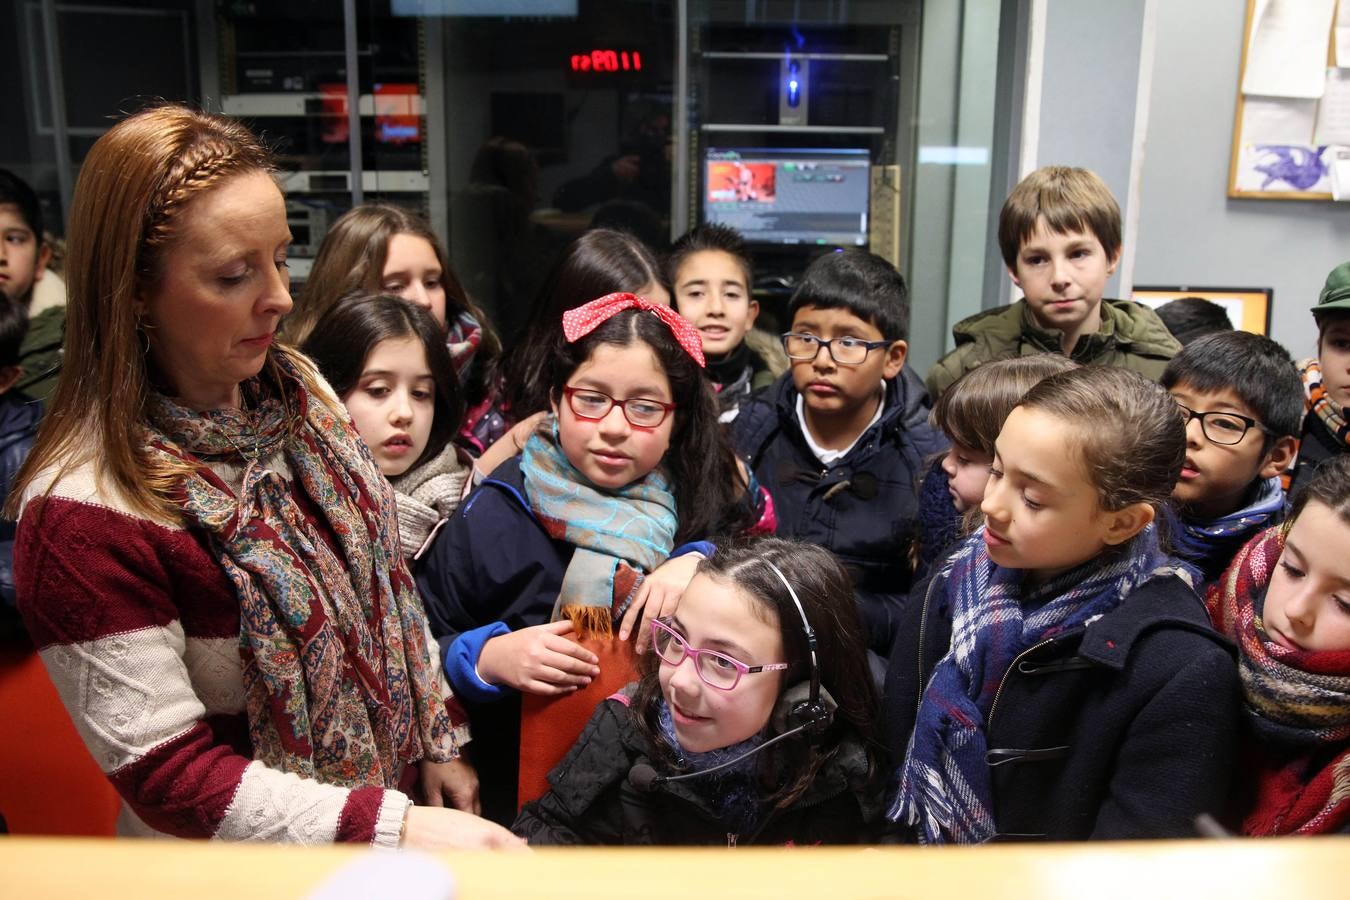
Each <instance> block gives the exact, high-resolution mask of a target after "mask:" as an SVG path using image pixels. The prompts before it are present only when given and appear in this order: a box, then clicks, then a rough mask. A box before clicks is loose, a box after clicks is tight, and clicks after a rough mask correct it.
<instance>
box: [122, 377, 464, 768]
mask: <svg viewBox="0 0 1350 900" xmlns="http://www.w3.org/2000/svg"><path fill="white" fill-rule="evenodd" d="M240 388H241V391H242V397H243V399H244V402H243V404H242V406H243V408H242V409H226V410H213V411H209V412H201V413H199V412H194V411H193V410H190V409H187V408H185V407H182V406H179V405H178V404H176V403H174V402H173V401H172V400H170V399H168V398H167V397H164V396H162V395H158V394H156V395H154V396H152V397H151V399H150V402H149V415H150V422H151V427H150V428H149V429H148V434H147V445H148V449H149V452H150V454H151V456H152V457H156V456H157V457H159V458H160V459H161V460H163V461H167V462H172V463H177V464H180V465H181V464H182V463H187V464H188V465H190V466H192V467H193V468H194V470H195V471H194V474H193V475H191V476H188V477H186V478H185V479H183V481H182V483H181V485H180V486H179V490H178V493H177V496H176V498H175V499H176V501H177V503H178V505H179V507H180V508H181V509H182V512H183V515H184V517H185V519H186V521H187V523H188V524H189V525H190V526H195V527H198V528H200V529H202V530H203V531H204V532H206V534H207V537H208V538H209V541H210V545H211V547H212V549H213V550H214V551H215V553H216V555H217V556H218V557H219V559H220V564H221V566H222V568H223V569H224V570H225V574H226V576H227V577H228V578H229V580H230V583H231V584H232V585H233V586H234V590H235V593H236V594H237V595H238V598H239V612H240V638H239V641H240V655H241V657H242V659H243V672H244V688H245V692H246V696H247V706H248V719H249V735H250V737H251V739H252V741H253V748H254V755H255V758H257V759H259V760H261V761H263V762H264V763H266V764H267V765H268V766H270V767H273V768H276V769H280V770H281V771H285V772H291V773H294V774H296V775H300V776H302V777H305V778H313V779H317V780H319V781H322V782H324V783H327V784H334V785H340V786H344V787H358V786H366V785H381V786H384V787H386V788H393V787H395V786H396V785H397V783H398V780H399V776H400V774H401V772H402V770H403V768H404V766H406V765H407V764H410V763H413V762H415V761H417V760H419V759H421V758H423V757H427V758H429V759H432V760H435V761H438V762H443V761H446V760H448V759H451V758H454V757H455V756H456V755H457V754H458V750H457V748H456V747H455V745H454V742H453V737H452V733H451V723H450V719H449V716H448V715H447V713H446V709H445V702H444V698H443V697H442V695H441V691H440V687H439V681H438V678H437V674H438V673H437V671H436V669H435V668H434V667H433V665H432V664H431V656H430V655H429V653H428V650H427V643H426V635H427V626H426V614H425V613H424V612H423V610H422V605H421V602H420V601H419V600H418V597H417V594H416V591H415V588H414V586H413V581H412V578H411V576H410V575H409V573H408V569H407V567H406V566H405V565H404V564H403V561H402V559H401V557H400V554H399V543H398V532H397V530H396V525H395V514H394V511H395V505H394V495H393V491H392V489H391V488H390V487H389V485H388V483H387V482H386V481H385V480H384V478H383V477H382V476H381V475H380V473H379V470H378V469H377V468H376V467H375V463H374V461H373V460H372V459H371V457H370V453H369V451H368V450H366V449H365V445H364V444H363V443H362V442H361V440H360V438H359V437H358V436H357V434H356V431H355V429H354V428H352V426H351V425H350V424H349V423H348V422H347V420H346V419H345V418H343V417H340V416H339V415H337V414H335V413H334V412H333V411H332V410H330V409H329V408H328V407H327V405H326V404H324V403H323V402H322V401H321V400H320V399H319V398H317V397H315V396H313V395H312V394H310V393H309V392H308V391H307V389H306V388H305V385H304V382H303V381H302V379H301V377H300V373H299V370H298V369H297V368H296V364H295V363H294V362H292V361H291V360H290V358H289V357H288V356H287V355H285V354H284V353H280V352H274V353H273V354H272V355H271V357H270V358H269V365H268V366H267V368H266V369H265V370H264V375H263V376H261V377H255V378H252V379H250V380H249V381H247V382H245V383H244V384H242V385H241V386H240ZM240 462H242V463H243V467H244V468H243V476H242V484H241V486H240V487H239V489H238V491H237V492H236V491H235V490H234V489H232V488H231V487H230V485H229V484H227V482H226V481H225V479H223V478H222V477H221V476H220V475H219V474H217V472H216V471H214V470H213V469H212V467H211V466H212V464H213V463H214V464H216V465H220V464H221V463H225V464H239V463H240ZM278 466H280V467H282V468H289V472H290V476H291V477H290V478H287V476H286V475H285V474H283V473H282V472H278V471H277V468H276V467H278Z"/></svg>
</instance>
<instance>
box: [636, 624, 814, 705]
mask: <svg viewBox="0 0 1350 900" xmlns="http://www.w3.org/2000/svg"><path fill="white" fill-rule="evenodd" d="M652 646H653V647H654V648H656V655H657V656H659V657H661V662H663V663H665V664H666V665H668V666H678V665H679V664H680V663H682V662H684V659H685V657H686V656H692V657H693V658H694V671H695V672H697V673H698V677H699V680H700V681H702V682H703V683H704V684H706V685H707V686H708V687H711V688H717V690H719V691H729V690H731V689H732V688H734V687H736V685H738V684H740V682H741V676H742V675H755V674H758V673H759V672H781V671H783V670H784V669H786V668H787V667H788V664H787V663H773V664H771V665H767V666H747V665H746V664H745V663H743V662H741V661H740V660H739V659H732V658H731V657H730V656H727V655H726V654H725V653H718V652H717V651H716V650H699V649H697V648H695V647H690V646H689V642H688V641H686V640H685V639H684V638H682V637H680V635H679V634H678V633H677V632H676V631H675V630H674V629H672V628H671V627H670V626H669V625H667V624H666V623H665V622H662V621H661V620H660V619H652Z"/></svg>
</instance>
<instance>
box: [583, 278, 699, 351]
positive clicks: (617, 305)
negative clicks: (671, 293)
mask: <svg viewBox="0 0 1350 900" xmlns="http://www.w3.org/2000/svg"><path fill="white" fill-rule="evenodd" d="M635 308H636V309H645V310H646V311H647V312H649V313H651V314H652V315H654V316H656V317H657V318H658V319H660V320H661V321H662V322H664V323H665V324H666V327H667V328H669V329H670V333H671V334H673V335H675V340H676V341H678V342H679V345H680V346H681V347H683V348H684V352H685V353H688V354H689V355H690V356H691V357H693V359H694V362H696V363H698V364H699V365H700V366H704V365H706V363H705V362H704V359H703V339H702V338H700V337H699V334H698V329H697V328H695V327H694V326H693V325H690V324H689V322H688V321H687V320H686V319H685V318H684V317H683V316H681V315H680V314H679V313H677V312H676V311H675V310H673V309H671V308H670V307H669V306H661V305H660V304H659V303H652V302H651V301H650V300H644V299H642V298H641V297H639V296H638V295H637V294H628V293H618V294H606V295H605V296H603V297H600V298H598V299H596V300H592V301H591V302H590V303H583V304H582V305H581V306H578V307H577V308H576V309H569V310H568V311H567V312H565V313H563V317H562V324H563V337H565V338H567V343H569V344H572V343H575V342H576V341H578V340H580V339H581V338H583V337H585V336H586V335H588V334H590V333H591V332H592V331H594V330H595V329H596V328H598V327H600V324H601V323H602V322H605V321H607V320H608V319H610V318H612V317H613V316H615V315H616V314H618V313H621V312H623V311H624V310H625V309H635Z"/></svg>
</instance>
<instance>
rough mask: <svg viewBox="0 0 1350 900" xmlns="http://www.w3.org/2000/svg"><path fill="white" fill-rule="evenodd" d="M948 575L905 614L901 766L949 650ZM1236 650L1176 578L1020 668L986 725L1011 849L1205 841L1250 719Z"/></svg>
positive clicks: (896, 707)
mask: <svg viewBox="0 0 1350 900" xmlns="http://www.w3.org/2000/svg"><path fill="white" fill-rule="evenodd" d="M944 588H945V580H944V578H943V576H942V574H941V572H940V571H939V572H938V573H937V574H936V575H935V577H934V578H933V579H932V580H931V581H929V582H928V584H927V585H923V586H921V590H922V594H919V593H918V592H917V591H916V596H915V600H916V601H921V602H915V603H914V604H913V605H912V606H911V608H910V609H908V610H907V611H906V615H905V619H904V622H903V623H902V624H901V627H900V631H899V634H898V635H897V639H896V644H895V649H894V651H893V652H892V655H891V665H890V670H889V672H888V673H887V677H886V689H885V700H884V702H885V713H886V729H887V735H886V737H887V743H888V745H889V747H890V750H891V753H892V755H893V756H894V759H895V761H896V762H897V764H898V763H899V762H900V761H902V760H903V758H904V754H905V750H906V748H907V746H908V744H909V738H910V734H911V732H912V731H913V729H914V719H915V715H916V713H917V710H918V706H919V700H920V697H921V693H922V690H923V688H924V687H925V686H926V685H927V683H928V680H929V677H930V676H931V675H932V673H933V668H934V667H935V666H936V664H937V663H938V661H939V660H940V659H941V658H942V657H943V656H944V655H945V654H946V652H947V649H948V648H949V647H950V645H951V627H952V625H951V618H950V612H949V608H948V605H947V602H948V601H947V597H946V591H945V590H944ZM1234 656H1235V651H1234V648H1233V647H1232V645H1231V644H1230V643H1229V642H1228V641H1227V640H1226V639H1225V638H1223V637H1221V636H1220V635H1219V634H1217V633H1216V632H1215V631H1213V629H1212V628H1211V627H1210V624H1209V617H1208V616H1207V615H1206V613H1205V609H1204V606H1203V605H1202V604H1201V602H1200V598H1199V597H1197V596H1196V594H1195V592H1194V591H1193V590H1192V589H1191V588H1190V586H1189V585H1187V584H1186V583H1185V582H1184V581H1182V580H1181V579H1180V578H1177V577H1176V576H1173V575H1168V576H1160V577H1157V578H1154V579H1152V580H1151V581H1148V582H1146V583H1145V584H1143V585H1142V586H1140V587H1139V588H1137V589H1136V590H1135V591H1134V592H1133V593H1131V594H1130V595H1129V596H1127V597H1126V598H1125V600H1124V601H1123V602H1122V603H1121V605H1120V606H1118V607H1117V608H1116V609H1115V610H1113V611H1112V612H1110V613H1107V614H1106V615H1104V616H1102V617H1101V618H1100V619H1097V620H1096V621H1094V622H1092V623H1091V624H1090V625H1088V626H1087V627H1086V628H1078V629H1075V630H1072V631H1069V632H1065V633H1064V634H1062V635H1059V636H1058V637H1056V638H1054V639H1051V640H1047V641H1043V642H1041V643H1039V644H1037V645H1035V646H1034V647H1032V648H1030V649H1029V650H1027V651H1025V652H1024V653H1022V654H1021V655H1020V656H1018V657H1017V659H1016V660H1014V662H1013V664H1012V665H1011V666H1010V667H1009V669H1008V671H1007V672H1006V673H1005V674H1004V676H1003V681H1002V683H1001V684H1000V686H999V689H998V693H997V694H996V695H995V697H994V702H993V706H992V708H991V709H990V711H989V716H988V719H987V721H986V725H985V734H986V737H987V740H988V747H989V751H988V754H987V759H988V760H989V765H990V767H991V768H992V769H993V772H992V776H993V794H994V821H995V823H996V824H997V826H998V830H999V837H1000V838H1001V839H1012V840H1033V839H1047V840H1055V841H1064V840H1084V839H1088V838H1096V839H1121V838H1164V837H1186V836H1195V834H1196V832H1195V825H1194V823H1195V817H1196V816H1197V815H1199V814H1200V813H1210V814H1211V815H1215V816H1216V817H1217V816H1219V815H1221V813H1222V811H1223V809H1224V801H1225V797H1226V796H1227V793H1228V786H1229V781H1230V778H1231V775H1232V771H1233V766H1234V761H1235V748H1236V745H1237V739H1238V730H1239V723H1240V718H1241V703H1242V699H1241V691H1240V687H1239V683H1238V675H1237V665H1236V662H1235V659H1234Z"/></svg>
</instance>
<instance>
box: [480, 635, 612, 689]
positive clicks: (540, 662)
mask: <svg viewBox="0 0 1350 900" xmlns="http://www.w3.org/2000/svg"><path fill="white" fill-rule="evenodd" d="M571 632H572V623H571V622H569V621H568V620H566V619H562V620H561V621H558V622H550V623H548V624H547V625H533V626H531V627H529V628H521V629H519V630H518V631H513V632H511V633H510V634H502V635H498V636H497V637H495V638H492V639H491V640H489V641H488V642H487V643H486V644H484V645H483V652H482V653H480V654H479V655H478V674H479V676H480V677H482V679H483V680H484V681H487V682H489V683H491V684H505V685H510V686H511V687H513V688H515V689H516V690H518V691H524V692H525V693H527V694H543V695H545V696H555V695H558V694H570V693H572V692H573V691H575V690H576V689H577V688H581V687H585V686H586V685H588V684H590V683H591V679H592V678H594V677H595V676H597V675H599V674H600V666H599V662H600V659H599V657H597V656H596V655H595V654H594V653H592V652H591V651H589V650H587V649H586V648H585V647H583V646H581V645H580V644H578V643H577V642H576V641H574V640H571V639H569V638H568V637H567V635H568V634H571Z"/></svg>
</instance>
